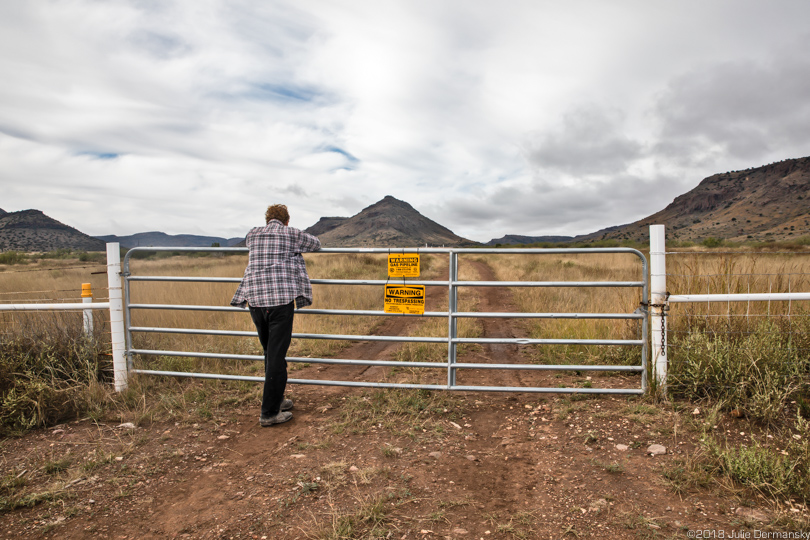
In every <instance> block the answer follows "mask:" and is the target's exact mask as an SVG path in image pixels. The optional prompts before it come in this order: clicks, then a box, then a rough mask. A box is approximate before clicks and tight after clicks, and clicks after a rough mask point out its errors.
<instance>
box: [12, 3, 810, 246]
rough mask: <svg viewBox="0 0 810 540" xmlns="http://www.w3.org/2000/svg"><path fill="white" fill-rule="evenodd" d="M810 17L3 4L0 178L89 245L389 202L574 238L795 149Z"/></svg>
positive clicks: (236, 227) (801, 143) (302, 218)
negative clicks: (279, 211) (280, 211)
mask: <svg viewBox="0 0 810 540" xmlns="http://www.w3.org/2000/svg"><path fill="white" fill-rule="evenodd" d="M808 12H810V5H808V4H807V3H806V2H803V1H795V0H790V1H786V2H782V3H780V4H779V6H773V5H771V4H767V5H766V4H762V3H759V2H754V1H753V0H721V1H719V2H714V3H706V2H698V1H697V0H687V1H685V2H678V3H669V4H660V3H651V2H644V1H641V0H622V1H619V2H610V3H605V2H597V1H595V0H594V1H584V2H575V3H570V2H567V3H558V2H550V1H521V0H514V1H510V2H507V3H499V4H496V3H491V2H484V1H472V2H471V1H465V2H462V1H461V0H457V1H450V2H442V3H438V4H437V3H435V2H427V1H426V0H418V1H414V2H399V1H394V0H383V1H379V2H371V3H369V2H361V1H358V0H338V1H326V0H306V1H302V2H295V3H292V2H280V1H268V2H260V1H251V0H236V1H228V2H226V1H224V0H212V1H210V2H198V1H195V0H178V1H176V2H171V3H168V2H156V1H143V0H119V1H115V2H95V1H91V0H62V1H58V2H55V1H49V0H32V1H30V2H4V3H2V4H0V78H1V79H2V80H3V81H4V84H3V85H0V183H2V185H3V195H4V197H3V201H2V205H1V206H2V207H3V208H4V209H5V210H7V211H14V210H17V209H24V208H38V209H41V210H43V211H45V212H46V213H47V214H49V215H52V216H53V217H55V218H57V219H60V220H61V221H63V222H65V223H68V224H70V225H73V226H75V227H77V228H79V229H80V230H82V231H85V232H88V233H90V234H129V233H134V232H140V231H145V230H163V231H165V232H168V233H173V234H177V233H199V234H209V235H223V236H237V235H239V234H242V233H244V231H246V230H247V229H248V228H249V227H250V226H252V225H254V224H256V223H257V222H260V220H261V217H262V216H263V210H264V207H265V206H266V205H267V204H268V203H270V202H279V201H283V202H286V203H287V204H288V205H289V206H290V208H291V211H292V215H293V225H295V226H299V227H302V228H303V227H306V226H308V225H311V224H313V223H315V222H316V221H317V220H318V218H320V217H321V216H333V215H344V216H348V215H352V214H354V213H356V212H358V211H359V210H361V209H362V208H363V207H365V206H367V205H369V204H372V203H374V202H376V201H377V200H379V199H381V198H382V197H383V196H385V195H389V194H390V195H394V196H395V197H398V198H401V199H404V200H406V201H408V202H410V203H411V204H412V205H413V206H414V207H415V208H417V209H418V210H420V211H422V212H423V213H425V214H426V215H428V216H429V217H431V218H432V219H435V220H436V221H438V222H440V223H441V224H443V225H445V226H447V227H449V228H450V229H452V230H453V231H454V232H456V233H457V234H460V235H462V236H466V237H470V238H473V239H476V240H483V241H486V240H489V239H490V238H492V237H497V236H501V235H503V234H506V233H512V234H577V233H586V232H592V231H593V230H596V229H599V228H603V227H607V226H611V225H617V224H621V223H626V222H629V221H632V220H634V219H638V218H640V217H643V216H646V215H649V214H650V213H653V212H655V211H657V210H659V209H660V208H662V207H663V206H665V205H666V204H667V203H668V202H669V201H671V199H672V198H674V197H675V196H677V195H679V194H680V193H683V192H684V191H686V190H687V189H690V188H691V187H693V186H694V185H696V184H697V183H698V182H699V181H700V180H701V179H702V178H703V177H704V176H707V175H709V174H713V173H715V172H722V171H725V170H729V169H734V168H746V167H751V166H756V165H759V164H763V163H767V162H770V161H775V160H777V159H783V158H786V157H799V156H802V155H808V153H810V152H808V148H810V128H808V127H807V126H810V122H808V120H810V118H808V117H809V116H810V110H808V105H807V102H806V96H807V94H808V90H810V88H808V86H807V84H808V83H807V81H808V80H810V73H808V71H810V65H809V64H808V62H807V60H806V59H805V58H804V56H802V55H801V54H799V51H803V50H806V49H807V45H808V33H807V31H806V30H805V24H804V21H805V20H807V18H808V14H810V13H808Z"/></svg>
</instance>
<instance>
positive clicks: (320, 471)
mask: <svg viewBox="0 0 810 540" xmlns="http://www.w3.org/2000/svg"><path fill="white" fill-rule="evenodd" d="M476 265H477V266H476V268H477V270H478V272H479V274H480V275H481V276H482V278H483V279H491V278H490V277H488V274H487V272H491V270H489V268H488V267H486V265H485V264H484V263H476ZM479 293H480V295H481V296H480V306H479V307H480V310H481V311H489V310H492V311H505V312H508V311H510V310H513V306H512V305H511V300H510V298H509V292H508V291H506V290H503V289H501V288H481V290H480V291H479ZM444 294H445V297H442V293H441V290H439V291H436V294H433V295H431V299H432V300H431V302H433V303H435V305H436V306H439V305H440V304H441V303H442V302H444V303H445V304H446V289H445V290H444ZM429 309H436V308H434V307H430V308H429ZM419 322H420V319H419V318H412V317H409V318H404V317H399V318H391V319H389V320H388V321H387V322H386V323H385V324H383V325H382V326H381V327H380V328H379V329H378V332H379V333H380V334H386V335H405V334H407V333H409V332H412V331H413V330H415V328H416V325H418V324H419ZM523 331H524V330H523V329H522V328H521V326H520V325H519V324H517V323H515V321H512V320H510V319H485V320H484V322H483V332H484V335H485V336H486V337H513V336H520V335H521V332H523ZM396 347H397V344H395V343H390V342H365V343H358V344H356V345H352V346H351V347H349V348H347V349H344V351H343V352H342V353H341V354H340V357H341V358H367V359H381V360H385V359H391V358H392V357H393V354H394V351H395V350H396ZM484 360H486V361H496V362H502V363H508V362H521V361H523V360H522V358H521V353H520V347H518V346H515V345H500V344H492V345H487V346H485V347H480V348H475V349H472V350H471V351H470V352H469V354H468V355H467V357H464V358H460V361H469V362H476V361H484ZM387 373H388V368H383V367H372V368H366V367H363V366H343V365H341V366H328V367H327V366H323V365H312V366H310V367H306V368H304V369H301V370H296V371H295V372H294V373H292V374H291V378H310V377H315V376H317V377H319V378H322V379H325V378H328V379H334V380H382V379H383V378H385V377H386V375H387ZM550 377H551V375H549V374H548V373H546V372H525V371H518V370H503V371H492V370H475V371H473V372H471V374H470V375H467V374H463V375H460V376H459V379H460V381H463V384H487V385H490V384H500V385H515V386H517V385H523V386H525V385H529V384H537V383H542V384H545V385H548V383H549V381H550V380H551V379H550ZM616 379H623V377H619V378H616ZM554 380H555V381H556V380H557V379H554ZM610 380H614V378H611V379H610ZM625 382H628V381H625ZM628 384H630V385H632V384H634V383H633V381H632V380H630V381H629V382H628ZM257 395H258V394H257ZM288 396H289V397H291V398H292V399H293V400H294V401H295V409H294V411H293V412H294V415H295V416H294V419H293V420H292V421H291V422H289V423H286V424H282V425H279V426H275V427H272V428H261V427H259V424H258V410H259V403H258V400H255V402H250V403H246V404H241V405H240V404H237V405H229V406H225V407H220V408H218V409H216V411H215V413H214V416H213V418H211V419H209V420H200V421H199V422H197V423H180V422H178V423H175V422H157V423H153V424H151V425H146V426H142V427H127V426H121V425H119V424H118V423H107V424H94V423H91V422H89V421H78V422H73V423H69V424H65V425H62V426H58V427H56V428H51V429H48V430H42V431H37V432H33V433H30V434H28V435H26V436H24V437H21V438H18V439H8V440H5V441H3V442H2V444H1V445H0V475H2V477H3V478H4V480H3V490H4V491H5V492H0V497H4V496H6V495H7V494H8V493H10V492H11V491H12V489H13V487H12V486H15V485H21V486H22V484H23V483H24V486H22V487H19V488H17V489H23V488H24V491H25V493H26V494H28V495H37V496H36V497H30V498H29V500H28V502H29V503H30V504H31V507H30V508H28V507H21V508H16V509H13V510H8V511H4V512H3V513H2V514H0V537H4V538H117V539H122V540H123V539H135V538H161V539H162V538H211V539H213V538H217V539H220V538H221V539H230V538H234V539H237V538H238V539H242V538H245V539H298V538H331V539H338V538H391V539H401V540H406V539H432V538H453V539H482V538H483V539H491V538H555V539H556V538H566V537H570V538H595V537H600V538H654V537H661V538H667V537H672V538H683V537H685V535H686V532H687V531H688V530H698V529H711V530H723V531H725V532H726V533H725V534H726V535H727V537H728V535H729V534H730V533H731V532H732V531H741V530H743V529H746V530H752V529H754V528H758V529H762V528H764V526H765V524H763V523H759V522H757V521H756V519H757V517H756V516H755V514H752V513H750V512H749V513H744V512H739V510H740V508H741V505H740V503H739V502H738V501H737V500H736V499H732V498H729V497H728V496H727V495H722V494H719V495H718V494H715V493H713V492H711V491H709V490H701V491H693V492H688V493H684V492H682V493H680V494H678V493H676V492H675V491H674V490H673V489H672V488H671V487H670V486H669V485H668V484H667V482H666V481H665V478H664V476H663V473H664V472H665V471H667V470H672V469H674V468H676V465H677V463H678V460H682V459H684V458H685V457H686V456H687V455H689V454H690V453H691V452H692V451H693V450H694V449H695V447H696V445H697V438H698V436H699V433H698V431H697V430H696V429H693V428H691V427H690V422H689V420H690V417H691V412H692V411H691V410H690V411H687V412H686V413H677V412H675V411H674V410H673V409H672V407H668V406H655V405H653V404H651V403H650V402H649V401H645V400H644V399H643V398H635V397H617V396H579V397H571V396H564V395H558V394H534V393H528V392H518V393H502V392H460V393H453V394H450V393H442V392H433V393H432V394H427V393H418V392H411V393H408V392H399V391H393V390H373V389H363V388H346V387H325V386H312V385H291V386H290V388H289V394H288ZM417 397H418V398H419V399H422V400H423V402H424V403H423V405H424V406H422V407H416V408H415V412H414V414H412V415H408V414H407V413H402V414H400V413H399V412H397V410H396V409H391V411H392V412H387V413H386V412H385V411H386V409H384V408H382V409H381V410H382V411H383V412H382V413H381V414H379V415H378V416H374V415H373V414H372V413H371V412H370V411H372V410H374V409H375V407H376V405H378V404H379V402H380V401H381V400H383V401H384V400H385V399H390V400H400V402H401V403H405V402H408V403H410V402H412V401H413V400H414V399H416V398H417ZM579 398H581V399H579ZM401 403H400V404H401ZM420 409H422V410H421V412H419V410H420ZM724 421H726V422H728V423H729V425H728V426H729V431H732V430H733V431H734V432H735V433H736V432H749V431H751V429H750V427H749V426H747V425H746V423H745V421H744V420H738V419H725V420H724ZM720 429H723V427H721V428H720ZM744 442H745V440H742V443H744ZM652 444H660V445H663V446H665V447H666V454H664V455H658V456H652V455H650V454H649V453H648V452H647V449H648V447H649V446H650V445H652ZM15 482H16V484H15ZM743 510H746V511H747V510H749V509H747V508H746V509H743ZM759 511H760V512H762V511H766V512H767V508H760V509H759ZM752 516H754V517H752ZM758 517H759V518H761V519H765V520H770V519H772V517H773V516H772V515H771V514H768V513H766V514H760V515H759V516H758Z"/></svg>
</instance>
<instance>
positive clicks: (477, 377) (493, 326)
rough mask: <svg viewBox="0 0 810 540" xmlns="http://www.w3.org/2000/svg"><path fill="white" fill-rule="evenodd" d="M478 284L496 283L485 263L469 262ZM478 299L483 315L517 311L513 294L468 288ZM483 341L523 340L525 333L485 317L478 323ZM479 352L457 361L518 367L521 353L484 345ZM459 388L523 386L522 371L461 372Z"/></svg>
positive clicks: (504, 346) (501, 345)
mask: <svg viewBox="0 0 810 540" xmlns="http://www.w3.org/2000/svg"><path fill="white" fill-rule="evenodd" d="M469 264H470V265H471V266H472V268H473V269H474V270H475V272H476V273H477V274H478V279H479V280H481V281H497V278H496V276H495V272H494V270H493V269H492V267H491V266H490V265H489V264H487V263H486V262H484V261H475V260H473V261H469ZM470 289H471V290H472V291H475V292H476V293H477V294H478V296H479V301H478V311H479V312H482V313H486V312H493V313H510V312H515V311H517V308H516V307H515V304H514V301H513V300H512V292H511V291H509V290H508V289H506V288H505V287H470ZM479 320H480V321H481V325H482V333H483V335H482V337H484V338H516V337H525V330H524V329H522V328H520V327H519V325H517V324H516V323H515V321H516V319H501V318H491V317H485V318H481V319H479ZM481 349H482V350H481V352H478V353H473V355H471V357H470V358H466V356H467V355H465V358H461V359H460V361H463V362H467V361H469V362H471V363H482V364H483V363H496V364H519V363H522V362H521V351H520V349H519V346H518V345H514V344H510V343H486V344H483V345H482V347H481ZM458 373H459V376H458V381H459V384H464V385H486V386H523V384H524V383H523V376H522V373H521V370H513V369H508V370H492V369H487V370H476V371H470V370H460V371H459V372H458Z"/></svg>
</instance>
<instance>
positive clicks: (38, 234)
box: [0, 210, 106, 251]
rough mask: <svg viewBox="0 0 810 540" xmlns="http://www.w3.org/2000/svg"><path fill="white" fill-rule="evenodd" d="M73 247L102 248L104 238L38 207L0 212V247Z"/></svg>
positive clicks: (6, 248)
mask: <svg viewBox="0 0 810 540" xmlns="http://www.w3.org/2000/svg"><path fill="white" fill-rule="evenodd" d="M57 249H76V250H82V251H104V250H105V249H106V247H105V245H104V242H102V241H101V240H99V239H97V238H93V237H92V236H88V235H86V234H84V233H83V232H81V231H78V230H76V229H74V228H73V227H70V226H68V225H65V224H64V223H61V222H59V221H56V220H55V219H53V218H51V217H48V216H46V215H45V214H43V213H42V212H41V211H39V210H20V211H19V212H6V211H3V212H2V214H0V251H55V250H57Z"/></svg>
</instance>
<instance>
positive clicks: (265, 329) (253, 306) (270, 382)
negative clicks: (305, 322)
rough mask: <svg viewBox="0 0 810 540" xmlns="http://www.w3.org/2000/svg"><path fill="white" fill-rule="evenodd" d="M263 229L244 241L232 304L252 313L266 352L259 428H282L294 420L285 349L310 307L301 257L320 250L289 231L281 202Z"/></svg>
mask: <svg viewBox="0 0 810 540" xmlns="http://www.w3.org/2000/svg"><path fill="white" fill-rule="evenodd" d="M264 219H265V222H266V223H267V225H265V226H264V227H255V228H253V229H251V230H250V232H249V233H248V234H247V238H245V241H246V243H247V247H248V249H249V250H250V254H249V257H248V265H247V268H245V275H244V277H242V282H241V283H240V284H239V287H238V288H237V289H236V294H234V295H233V299H232V300H231V305H232V306H238V307H245V306H247V307H248V308H249V309H250V316H251V318H252V319H253V324H255V325H256V331H257V332H258V334H259V341H260V342H261V344H262V349H264V392H263V393H262V410H261V416H260V417H259V424H261V425H262V427H267V426H272V425H275V424H282V423H284V422H287V421H289V420H291V419H292V416H293V415H292V413H291V412H289V411H290V409H292V408H293V402H292V400H290V399H284V390H285V389H286V387H287V358H286V357H287V349H289V348H290V340H291V339H292V329H293V315H294V313H295V308H296V307H297V308H298V309H300V308H302V307H306V306H309V305H312V285H311V284H310V282H309V275H307V267H306V263H305V262H304V257H303V256H302V255H301V254H302V253H306V252H308V251H318V250H319V249H321V242H320V240H318V238H317V237H315V236H312V235H311V234H307V233H305V232H304V231H300V230H298V229H296V228H293V227H290V226H289V223H290V214H289V212H288V211H287V207H286V206H285V205H283V204H274V205H272V206H269V207H268V208H267V212H266V213H265V215H264Z"/></svg>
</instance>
